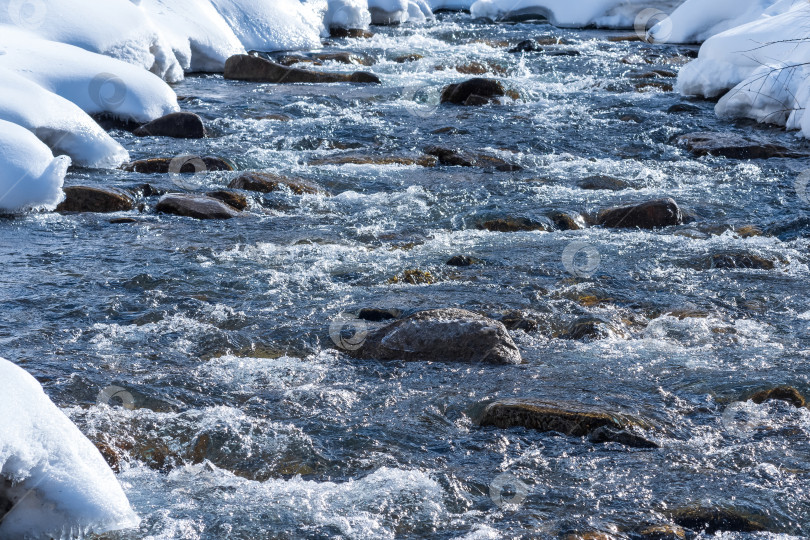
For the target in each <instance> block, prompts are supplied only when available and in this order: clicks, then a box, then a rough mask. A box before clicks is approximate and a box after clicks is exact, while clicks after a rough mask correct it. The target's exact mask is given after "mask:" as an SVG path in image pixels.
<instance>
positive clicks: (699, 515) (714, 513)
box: [672, 506, 767, 535]
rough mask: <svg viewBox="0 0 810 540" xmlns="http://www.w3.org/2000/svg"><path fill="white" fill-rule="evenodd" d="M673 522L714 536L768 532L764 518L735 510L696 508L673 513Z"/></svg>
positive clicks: (682, 509)
mask: <svg viewBox="0 0 810 540" xmlns="http://www.w3.org/2000/svg"><path fill="white" fill-rule="evenodd" d="M672 520H673V521H674V522H675V523H677V524H678V525H680V526H681V527H685V528H687V529H691V530H693V531H696V532H703V533H705V534H709V535H713V534H714V533H716V532H761V531H765V530H767V528H766V526H765V522H766V520H765V518H764V517H763V516H757V515H751V514H749V513H747V512H745V511H740V510H737V509H733V508H707V507H704V506H695V507H689V508H680V509H677V510H675V511H673V512H672Z"/></svg>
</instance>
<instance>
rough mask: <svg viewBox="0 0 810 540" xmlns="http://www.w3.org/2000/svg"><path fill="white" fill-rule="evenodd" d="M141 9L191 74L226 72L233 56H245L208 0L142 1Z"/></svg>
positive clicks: (231, 31)
mask: <svg viewBox="0 0 810 540" xmlns="http://www.w3.org/2000/svg"><path fill="white" fill-rule="evenodd" d="M141 8H142V9H143V10H144V11H145V12H146V13H147V14H148V16H149V19H150V20H151V21H152V22H153V23H154V25H155V26H156V27H157V28H158V29H159V31H160V32H161V33H162V34H163V36H164V38H165V40H166V42H167V43H168V44H169V46H170V47H171V49H172V52H173V54H174V56H175V58H176V59H177V63H178V64H179V65H180V66H181V67H182V68H183V70H185V71H187V72H222V71H223V70H224V69H225V61H226V60H227V59H228V58H229V57H230V56H233V55H235V54H242V53H244V52H245V49H244V47H242V43H241V42H240V41H239V38H237V37H236V34H234V33H233V30H231V27H230V26H229V25H228V23H227V22H225V19H223V18H222V16H221V15H220V14H219V12H218V11H217V10H216V8H215V7H214V6H213V5H212V4H211V2H209V1H208V0H142V1H141Z"/></svg>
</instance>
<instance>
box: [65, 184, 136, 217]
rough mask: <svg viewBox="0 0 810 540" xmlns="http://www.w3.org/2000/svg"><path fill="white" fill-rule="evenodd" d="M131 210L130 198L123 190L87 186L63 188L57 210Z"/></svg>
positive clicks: (104, 211) (102, 211)
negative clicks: (62, 196)
mask: <svg viewBox="0 0 810 540" xmlns="http://www.w3.org/2000/svg"><path fill="white" fill-rule="evenodd" d="M127 210H132V199H130V198H129V197H128V196H127V195H125V194H124V193H123V192H121V191H118V190H112V189H102V188H96V187H89V186H71V187H66V188H65V200H64V201H62V202H61V203H60V204H59V206H57V207H56V211H57V212H98V213H108V212H125V211H127Z"/></svg>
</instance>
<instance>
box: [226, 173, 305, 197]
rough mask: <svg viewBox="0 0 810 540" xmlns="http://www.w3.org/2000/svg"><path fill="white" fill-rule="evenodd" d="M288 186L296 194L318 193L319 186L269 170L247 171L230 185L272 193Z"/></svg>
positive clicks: (230, 186)
mask: <svg viewBox="0 0 810 540" xmlns="http://www.w3.org/2000/svg"><path fill="white" fill-rule="evenodd" d="M283 186H287V187H288V188H290V190H292V192H293V193H295V194H296V195H301V194H304V193H309V194H315V193H318V188H317V187H315V186H313V185H311V184H308V183H306V181H305V180H301V179H299V178H285V177H283V176H279V175H277V174H273V173H267V172H246V173H242V174H240V175H239V176H237V177H236V178H234V179H233V180H232V181H231V183H230V184H228V187H229V188H231V189H242V190H245V191H255V192H258V193H271V192H273V191H278V190H279V189H281V188H282V187H283Z"/></svg>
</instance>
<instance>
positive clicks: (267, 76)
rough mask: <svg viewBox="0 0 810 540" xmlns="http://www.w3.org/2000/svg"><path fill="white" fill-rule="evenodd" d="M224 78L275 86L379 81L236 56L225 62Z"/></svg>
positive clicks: (358, 73)
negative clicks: (273, 84)
mask: <svg viewBox="0 0 810 540" xmlns="http://www.w3.org/2000/svg"><path fill="white" fill-rule="evenodd" d="M225 78H226V79H233V80H239V81H253V82H265V83H275V84H294V83H339V82H348V83H370V84H379V83H380V79H379V77H377V76H376V75H374V74H373V73H367V72H364V71H356V72H354V73H352V74H351V75H347V74H344V73H329V72H322V71H308V70H304V69H298V68H291V67H286V66H282V65H281V64H277V63H275V62H271V61H270V60H266V59H264V58H260V57H258V56H249V55H246V54H238V55H236V56H231V57H230V58H228V60H227V61H226V62H225Z"/></svg>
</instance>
